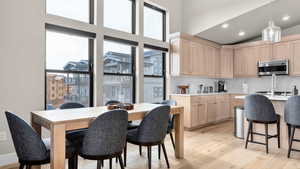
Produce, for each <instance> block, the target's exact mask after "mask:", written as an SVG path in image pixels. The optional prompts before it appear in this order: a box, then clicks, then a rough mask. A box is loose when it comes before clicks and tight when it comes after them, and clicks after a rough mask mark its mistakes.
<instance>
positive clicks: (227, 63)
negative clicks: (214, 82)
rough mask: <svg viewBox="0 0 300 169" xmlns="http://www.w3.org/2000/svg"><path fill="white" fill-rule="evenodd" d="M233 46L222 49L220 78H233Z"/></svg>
mask: <svg viewBox="0 0 300 169" xmlns="http://www.w3.org/2000/svg"><path fill="white" fill-rule="evenodd" d="M233 55H234V52H233V48H226V47H223V48H221V51H220V62H219V64H220V66H219V67H220V70H219V77H220V78H233Z"/></svg>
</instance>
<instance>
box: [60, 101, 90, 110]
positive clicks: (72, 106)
mask: <svg viewBox="0 0 300 169" xmlns="http://www.w3.org/2000/svg"><path fill="white" fill-rule="evenodd" d="M84 107H85V106H84V105H82V104H80V103H75V102H69V103H64V104H62V105H61V106H60V107H59V108H60V109H76V108H84Z"/></svg>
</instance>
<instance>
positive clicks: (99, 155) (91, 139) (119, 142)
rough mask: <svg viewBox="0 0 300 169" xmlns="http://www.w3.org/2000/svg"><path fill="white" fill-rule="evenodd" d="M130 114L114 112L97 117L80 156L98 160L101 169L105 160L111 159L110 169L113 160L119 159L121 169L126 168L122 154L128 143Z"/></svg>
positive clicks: (89, 129)
mask: <svg viewBox="0 0 300 169" xmlns="http://www.w3.org/2000/svg"><path fill="white" fill-rule="evenodd" d="M127 124H128V112H127V111H125V110H113V111H109V112H106V113H104V114H102V115H100V116H99V117H97V118H96V119H95V120H94V121H93V122H92V123H91V125H90V126H89V128H88V130H87V132H86V134H85V136H84V139H83V144H82V147H81V150H80V153H79V154H80V156H81V157H83V158H85V159H89V160H97V168H98V169H100V168H101V166H102V164H103V160H106V159H109V162H110V169H111V168H112V158H115V157H116V158H118V159H119V160H118V161H119V163H120V166H121V168H122V169H123V168H124V165H123V160H122V153H123V150H124V147H125V143H126V135H127Z"/></svg>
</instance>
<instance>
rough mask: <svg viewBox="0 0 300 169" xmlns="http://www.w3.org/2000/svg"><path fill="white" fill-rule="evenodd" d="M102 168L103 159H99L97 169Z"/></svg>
mask: <svg viewBox="0 0 300 169" xmlns="http://www.w3.org/2000/svg"><path fill="white" fill-rule="evenodd" d="M101 168H102V161H101V160H98V161H97V169H101Z"/></svg>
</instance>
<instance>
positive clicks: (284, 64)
mask: <svg viewBox="0 0 300 169" xmlns="http://www.w3.org/2000/svg"><path fill="white" fill-rule="evenodd" d="M257 70H258V76H271V75H272V74H275V75H288V74H289V61H288V60H274V61H269V62H258V68H257Z"/></svg>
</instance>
